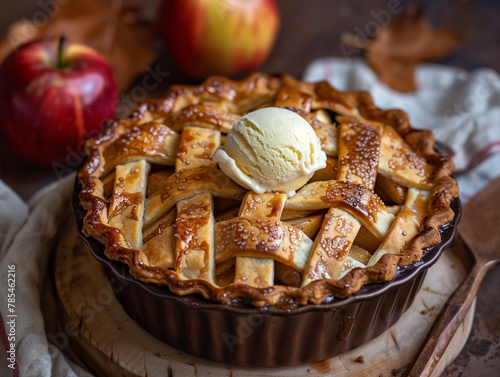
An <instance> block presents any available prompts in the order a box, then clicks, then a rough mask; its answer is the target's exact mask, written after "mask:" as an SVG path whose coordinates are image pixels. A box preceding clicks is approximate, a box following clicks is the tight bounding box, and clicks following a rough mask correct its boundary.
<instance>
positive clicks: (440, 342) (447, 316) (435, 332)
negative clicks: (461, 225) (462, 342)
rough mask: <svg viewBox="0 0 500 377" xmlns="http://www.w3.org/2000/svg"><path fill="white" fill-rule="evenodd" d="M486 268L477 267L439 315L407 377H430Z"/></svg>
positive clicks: (474, 295)
mask: <svg viewBox="0 0 500 377" xmlns="http://www.w3.org/2000/svg"><path fill="white" fill-rule="evenodd" d="M488 267H489V266H488V265H485V264H479V263H476V265H475V266H474V267H473V268H472V270H471V271H470V273H469V274H468V275H467V277H466V278H465V280H464V281H463V283H462V284H461V285H459V286H458V288H457V289H456V290H455V292H453V294H452V295H451V296H450V298H449V299H448V301H447V302H446V303H445V305H444V306H443V308H442V309H441V311H440V312H439V314H438V316H437V317H436V320H435V322H434V324H433V326H432V328H431V329H430V331H429V333H428V334H427V337H426V339H425V341H424V343H423V346H422V348H421V349H420V354H419V356H418V358H417V360H416V361H415V363H414V364H413V367H412V369H411V370H410V373H409V375H408V376H410V377H419V376H430V374H431V373H432V371H433V370H434V368H435V367H436V365H437V363H438V361H439V360H440V359H441V357H442V356H443V353H444V351H445V350H446V347H448V344H449V343H450V341H451V339H452V338H453V335H454V334H455V332H456V331H457V329H458V327H459V326H460V324H461V323H462V321H463V320H464V318H465V316H466V315H467V313H468V312H469V309H470V307H471V305H472V302H473V301H474V298H475V297H476V294H477V291H478V289H479V286H480V285H481V281H482V280H483V278H484V276H485V274H486V272H487V271H488V269H489V268H488Z"/></svg>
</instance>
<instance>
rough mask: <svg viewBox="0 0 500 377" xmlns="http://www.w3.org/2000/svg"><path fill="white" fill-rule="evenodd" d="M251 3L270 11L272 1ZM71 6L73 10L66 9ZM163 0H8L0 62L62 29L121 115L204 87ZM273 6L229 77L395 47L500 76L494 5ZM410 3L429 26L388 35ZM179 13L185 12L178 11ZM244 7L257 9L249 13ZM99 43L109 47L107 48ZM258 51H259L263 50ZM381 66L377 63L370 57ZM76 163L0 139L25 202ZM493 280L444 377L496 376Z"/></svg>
mask: <svg viewBox="0 0 500 377" xmlns="http://www.w3.org/2000/svg"><path fill="white" fill-rule="evenodd" d="M257 2H262V3H266V4H264V5H263V6H269V4H268V3H269V2H268V1H260V0H259V1H257ZM75 3H76V4H77V5H76V6H70V5H71V4H75ZM161 3H162V2H161V1H157V0H149V1H148V0H143V1H123V2H121V1H117V0H111V1H101V0H86V1H85V0H83V1H82V0H59V1H57V0H53V1H52V0H16V1H9V2H7V1H4V2H3V3H2V5H1V6H0V10H1V11H0V36H2V37H3V38H4V39H3V42H4V43H3V45H0V47H1V48H0V56H1V57H2V58H3V57H4V56H5V54H6V53H8V52H9V49H12V46H13V45H15V44H16V43H17V42H18V41H17V40H12V38H10V40H9V35H10V36H11V37H12V36H13V35H15V36H16V38H17V37H18V36H19V35H22V37H23V38H28V39H29V38H30V36H37V37H39V36H41V34H43V33H47V35H52V34H56V35H57V33H59V30H60V29H64V28H69V30H70V31H71V32H69V33H68V34H69V38H70V40H71V38H73V37H75V36H77V37H76V38H74V39H80V40H81V41H83V42H86V43H89V44H90V45H92V46H93V47H95V48H97V49H98V50H100V51H101V52H102V53H104V54H105V56H106V57H107V58H108V59H109V61H110V63H112V64H111V65H112V66H113V68H114V69H115V68H116V70H117V71H118V70H119V71H120V72H121V73H120V74H119V75H118V73H117V72H115V73H116V74H117V75H118V76H119V77H118V78H117V79H118V81H119V82H118V87H119V89H120V104H119V105H118V109H117V114H118V115H120V116H124V115H125V114H126V112H127V111H129V110H130V109H131V108H133V106H134V105H135V103H136V102H137V101H140V100H142V99H144V98H147V97H158V96H161V95H162V94H163V93H164V92H165V91H166V90H167V88H168V87H169V86H170V85H172V84H177V83H182V84H186V83H187V84H196V83H200V82H201V81H202V79H203V77H204V75H206V74H205V73H206V72H208V71H209V70H210V69H211V68H213V67H211V66H210V62H204V61H201V59H200V58H199V56H197V57H195V60H196V59H198V60H196V63H197V64H196V67H197V68H200V67H202V68H206V67H208V68H207V71H203V70H202V72H201V73H200V72H198V73H196V74H193V73H192V72H186V70H185V69H181V68H180V65H179V61H183V60H182V59H186V57H185V56H175V55H182V51H181V52H179V51H178V50H179V49H180V50H183V49H187V47H186V46H187V45H188V42H186V41H185V40H183V39H182V38H181V37H182V36H186V35H187V33H184V32H182V31H181V27H182V22H183V21H186V20H185V19H184V18H183V17H186V16H185V14H184V13H183V14H184V15H183V16H182V17H181V16H179V17H177V16H176V14H174V15H173V16H172V14H168V10H164V9H163V10H160V9H162V8H161V7H162V4H161ZM213 3H214V4H215V5H216V7H215V8H214V9H215V10H214V12H215V13H214V14H215V15H212V16H213V17H216V21H215V23H218V21H221V20H223V19H225V18H227V17H230V13H231V11H233V10H234V9H235V7H237V5H236V4H237V3H238V2H237V1H234V0H228V1H227V2H226V3H224V1H223V0H213ZM273 6H277V9H278V15H277V20H278V22H279V27H278V28H277V32H276V33H277V34H276V35H275V38H276V39H275V41H274V42H273V41H272V40H273V39H274V35H271V36H268V38H270V40H271V44H270V48H271V49H270V50H269V51H268V52H267V51H266V52H264V53H263V52H262V51H261V54H260V55H259V53H255V54H256V55H255V56H254V58H255V59H253V60H252V61H251V62H250V63H245V64H246V65H245V64H243V63H242V67H243V69H240V68H241V67H240V68H238V67H236V68H235V67H229V68H228V66H226V67H223V69H229V70H230V75H231V76H232V77H235V78H239V77H243V76H244V75H245V74H246V72H245V69H244V68H245V67H246V68H247V71H249V70H250V71H251V70H259V71H262V72H266V73H288V74H290V75H292V76H294V77H296V78H299V79H300V78H302V77H303V75H304V72H305V71H306V68H307V67H308V66H309V65H310V64H311V63H312V62H313V61H315V60H317V59H321V58H327V57H339V58H345V59H353V58H361V59H365V58H366V57H367V51H371V50H370V49H371V48H373V49H375V48H379V49H380V48H382V49H384V48H387V49H395V50H396V52H395V55H394V56H393V55H390V57H391V59H392V58H394V59H401V60H404V61H406V60H405V59H409V61H411V64H414V65H416V66H418V65H419V64H421V63H422V62H424V61H429V60H430V61H432V62H433V63H439V64H443V65H449V66H454V67H460V68H463V69H466V70H469V71H470V70H474V69H477V68H482V67H489V68H492V69H494V70H496V71H497V72H498V71H500V22H498V20H499V19H500V1H498V0H425V1H418V0H413V1H407V0H401V1H398V0H389V1H386V0H372V1H363V0H339V1H332V0H314V1H303V0H276V1H275V4H274V5H273ZM415 6H417V7H421V9H422V10H423V14H424V15H425V19H426V20H427V21H425V22H428V23H429V25H427V24H425V23H424V24H422V23H421V22H420V21H418V20H417V21H416V20H415V19H412V18H411V17H408V19H407V20H406V21H405V22H406V24H405V22H403V23H402V24H400V25H399V26H398V27H397V28H395V29H394V30H389V31H387V26H388V24H393V23H395V22H397V20H398V19H400V18H402V17H403V15H404V14H405V12H404V11H403V9H405V8H408V7H415ZM412 9H415V8H412ZM177 11H178V12H181V13H182V12H183V10H182V9H178V10H177ZM250 11H253V10H247V12H250ZM187 12H188V13H189V11H187ZM177 14H180V13H177ZM257 16H258V13H257ZM257 16H256V21H255V22H258V21H259V19H260V21H262V17H260V18H259V17H257ZM217 17H218V18H217ZM52 18H54V19H55V20H56V21H53V20H52ZM217 20H218V21H217ZM23 22H24V24H23ZM212 22H214V21H213V20H212ZM262 22H263V21H262ZM265 22H268V24H264V25H263V26H261V27H263V28H264V29H265V28H266V26H265V25H272V22H273V21H272V20H267V21H265ZM412 22H413V23H412ZM30 23H31V25H35V26H36V27H35V29H36V30H32V29H30V28H29V27H26V25H27V24H28V25H29V24H30ZM405 25H406V27H405ZM422 25H424V26H422ZM425 25H427V26H425ZM270 27H271V26H269V28H270ZM417 27H422V30H420V29H418V32H415V30H417ZM434 29H436V30H440V31H445V32H446V33H448V34H446V35H442V34H435V33H430V34H429V35H428V36H427V37H425V38H426V39H425V40H424V38H423V37H422V40H420V37H421V36H423V35H424V34H425V32H428V31H429V30H431V31H433V30H434ZM13 30H14V31H13ZM382 30H385V31H386V32H387V33H386V34H384V35H383V38H382V34H380V37H377V36H378V35H379V33H380V32H381V31H382ZM37 33H38V34H37ZM71 33H73V35H72V34H71ZM221 33H222V34H219V35H218V36H216V37H217V38H219V40H220V41H221V43H222V41H223V40H225V38H228V40H230V39H231V37H232V38H233V39H235V38H237V37H236V34H237V33H236V32H235V35H231V33H227V32H224V31H221ZM221 35H222V36H221ZM426 35H427V34H426ZM42 36H43V35H42ZM179 38H180V39H179ZM266 38H267V37H266ZM377 38H378V39H377ZM384 38H385V39H384ZM446 38H448V39H446ZM263 39H264V37H261V38H260V41H252V40H247V39H244V38H243V37H242V39H241V40H239V41H237V42H238V43H239V44H240V45H241V44H242V43H243V44H245V45H247V46H248V48H249V49H250V48H251V47H252V46H253V44H254V43H256V44H257V45H258V44H259V43H260V42H262V40H263ZM413 40H415V41H417V42H419V43H420V42H421V43H422V44H423V46H424V47H422V48H421V49H420V50H418V49H417V50H410V51H407V50H405V49H404V48H401V46H403V47H405V46H408V45H409V42H408V41H413ZM103 41H104V42H106V41H107V42H106V43H108V44H107V45H103V44H102V43H104V42H103ZM375 42H377V43H378V44H375ZM417 42H416V43H415V44H418V43H417ZM207 43H208V42H207ZM227 43H229V42H227ZM193 44H196V43H194V42H193ZM179 46H180V47H179ZM380 46H382V47H380ZM256 48H257V49H258V46H257V47H256ZM261 48H262V49H264V50H265V47H262V46H261ZM433 48H435V50H436V51H435V52H436V53H435V54H431V55H432V56H430V55H428V56H427V55H426V52H429V50H431V49H433ZM378 52H380V50H378ZM193 54H194V53H193ZM214 54H215V55H216V56H217V57H222V56H225V55H224V54H225V52H224V51H222V50H221V51H218V52H216V53H214ZM412 54H414V55H415V56H414V55H412ZM257 55H258V57H257ZM410 55H411V56H410ZM377 61H378V62H380V60H376V59H375V60H374V62H377ZM374 64H375V63H374ZM186 66H187V65H186ZM147 67H150V68H148V69H147ZM249 67H250V68H249ZM219 68H220V67H219ZM238 69H239V70H238ZM231 70H232V71H231ZM221 73H224V72H221ZM150 77H153V78H155V80H154V82H153V83H152V84H151V82H150V81H147V80H146V79H145V78H148V80H149V78H150ZM389 80H390V78H389ZM396 81H398V80H397V79H396ZM0 85H2V83H0ZM76 165H77V164H73V165H71V166H63V167H62V168H61V169H59V170H56V169H54V167H38V166H35V165H32V164H28V163H25V162H23V161H22V160H21V159H19V158H17V157H15V156H14V155H12V153H11V152H10V151H9V149H8V148H7V147H6V145H5V143H4V142H3V141H2V146H1V152H0V178H1V179H2V180H3V181H5V182H6V183H7V184H8V185H9V186H11V187H12V188H13V190H15V191H16V192H17V193H18V194H19V195H20V196H21V197H22V198H24V199H28V198H29V197H30V196H31V195H32V194H33V193H34V192H35V191H36V190H38V189H39V188H40V187H42V186H44V185H46V184H48V183H50V182H53V181H56V180H57V179H59V178H61V177H62V176H64V175H66V174H69V173H71V172H72V171H73V170H74V168H75V167H76ZM497 270H498V269H497ZM495 271H496V270H495ZM494 275H495V274H493V273H492V274H490V275H489V276H488V277H487V278H486V281H485V282H484V284H483V287H484V289H483V291H482V292H481V294H480V295H479V298H478V306H477V312H476V317H475V322H474V327H473V331H472V335H471V338H470V340H469V341H468V343H467V345H466V347H465V348H464V350H463V352H462V353H461V355H460V356H459V357H458V358H457V359H456V360H455V362H454V363H453V364H452V365H450V366H449V367H448V368H447V370H446V372H445V375H446V376H453V377H458V376H472V375H474V376H496V375H498V370H499V368H500V315H492V313H497V308H496V307H495V302H492V301H491V300H490V299H489V297H491V296H492V295H494V296H496V295H497V288H496V287H497V285H498V284H499V283H500V279H498V278H497V279H496V280H495V277H494ZM497 275H498V274H497Z"/></svg>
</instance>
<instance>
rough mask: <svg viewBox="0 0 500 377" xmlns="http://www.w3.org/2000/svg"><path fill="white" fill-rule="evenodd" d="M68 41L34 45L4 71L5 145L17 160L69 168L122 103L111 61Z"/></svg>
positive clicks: (0, 95)
mask: <svg viewBox="0 0 500 377" xmlns="http://www.w3.org/2000/svg"><path fill="white" fill-rule="evenodd" d="M64 41H65V38H64V37H63V38H61V39H60V40H59V41H55V40H40V41H33V42H29V43H27V44H25V45H23V46H21V47H19V48H18V49H17V50H15V51H13V52H12V53H11V54H10V55H9V56H8V57H7V58H6V59H5V60H4V62H3V63H2V65H1V66H0V125H1V130H2V134H3V139H4V142H5V143H6V144H7V145H8V147H9V148H10V149H11V150H12V152H13V153H14V154H15V155H17V156H19V157H21V158H23V159H24V160H26V161H28V162H32V163H35V164H38V165H42V166H50V165H51V164H52V162H54V161H58V162H62V163H64V160H65V158H66V156H67V155H68V153H69V152H72V151H74V150H75V149H76V148H77V147H78V146H79V144H80V143H82V142H83V141H84V140H85V139H86V138H88V137H89V136H90V135H92V134H95V133H96V131H98V130H100V129H101V128H102V127H103V125H104V124H105V122H106V121H107V120H108V119H109V118H111V117H113V116H114V112H115V109H116V105H117V100H118V89H117V86H116V81H115V79H114V76H113V72H112V71H111V68H110V66H109V64H108V62H107V61H106V59H105V58H104V57H103V56H102V55H100V54H99V53H98V52H97V51H95V50H94V49H92V48H90V47H88V46H85V45H82V44H67V45H66V44H65V43H64ZM80 147H81V146H80Z"/></svg>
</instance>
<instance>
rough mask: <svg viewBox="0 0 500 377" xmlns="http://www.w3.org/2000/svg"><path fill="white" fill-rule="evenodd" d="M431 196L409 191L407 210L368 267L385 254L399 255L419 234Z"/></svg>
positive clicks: (393, 225)
mask: <svg viewBox="0 0 500 377" xmlns="http://www.w3.org/2000/svg"><path fill="white" fill-rule="evenodd" d="M429 194H430V193H429V191H424V190H418V189H414V188H410V189H408V195H407V198H406V202H405V208H404V209H403V210H402V211H401V212H400V213H399V214H398V215H397V216H396V219H395V220H394V222H393V223H392V225H391V228H390V229H389V231H388V232H387V235H386V238H385V239H384V240H383V241H382V243H381V244H380V247H379V248H378V250H377V251H376V252H375V253H374V254H373V256H372V257H371V259H370V261H369V262H368V266H373V265H374V264H375V263H377V262H378V261H379V260H380V258H382V256H383V255H384V254H397V253H399V252H400V251H401V250H403V249H404V247H405V246H406V243H407V242H408V241H409V240H411V239H412V238H413V237H414V236H415V235H416V234H417V233H418V231H419V230H420V223H421V222H422V219H423V218H424V216H425V214H426V213H427V208H426V207H427V205H428V199H429Z"/></svg>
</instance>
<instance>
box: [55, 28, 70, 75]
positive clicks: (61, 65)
mask: <svg viewBox="0 0 500 377" xmlns="http://www.w3.org/2000/svg"><path fill="white" fill-rule="evenodd" d="M67 39H68V36H67V35H66V34H61V36H60V37H59V47H58V49H57V68H58V69H63V68H64V54H63V51H64V44H65V43H66V40H67Z"/></svg>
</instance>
